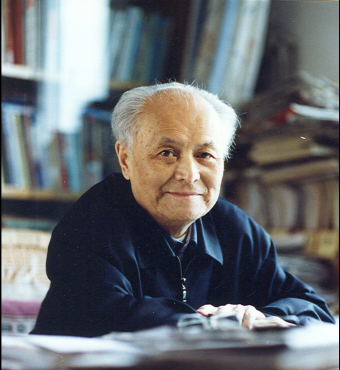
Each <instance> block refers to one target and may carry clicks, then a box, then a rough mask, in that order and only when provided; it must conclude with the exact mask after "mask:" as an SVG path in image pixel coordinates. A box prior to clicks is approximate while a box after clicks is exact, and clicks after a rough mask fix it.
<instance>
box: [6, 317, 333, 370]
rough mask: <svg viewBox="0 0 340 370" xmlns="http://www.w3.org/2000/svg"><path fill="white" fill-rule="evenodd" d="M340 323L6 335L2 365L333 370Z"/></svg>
mask: <svg viewBox="0 0 340 370" xmlns="http://www.w3.org/2000/svg"><path fill="white" fill-rule="evenodd" d="M338 329H339V327H338V326H335V325H331V324H320V325H315V326H310V327H296V328H291V329H277V330H265V331H248V330H247V329H244V328H243V327H241V326H239V324H238V323H237V322H235V321H233V320H228V319H225V320H215V321H214V320H212V321H211V320H204V319H203V320H202V316H200V315H185V316H183V317H182V319H181V321H180V322H179V327H178V328H176V327H170V326H161V327H157V328H154V329H149V330H143V331H138V332H134V333H116V332H115V333H111V334H108V335H105V336H103V337H97V338H80V337H63V336H45V335H29V336H28V335H27V336H20V337H18V336H17V337H14V336H8V337H3V341H2V369H7V370H21V369H25V370H30V369H36V370H38V369H44V370H50V369H54V370H56V369H58V370H61V369H75V368H77V369H103V368H106V369H107V368H111V369H118V368H119V369H141V370H142V369H143V370H148V369H150V370H156V369H157V370H159V369H162V370H165V369H166V370H168V369H176V370H184V369H185V370H187V369H195V370H203V369H204V370H206V369H209V370H220V369H223V370H236V369H237V370H248V369H249V370H250V369H251V370H326V369H327V370H328V369H332V370H333V369H336V368H338V366H339V357H338V346H339V336H338V334H339V331H338Z"/></svg>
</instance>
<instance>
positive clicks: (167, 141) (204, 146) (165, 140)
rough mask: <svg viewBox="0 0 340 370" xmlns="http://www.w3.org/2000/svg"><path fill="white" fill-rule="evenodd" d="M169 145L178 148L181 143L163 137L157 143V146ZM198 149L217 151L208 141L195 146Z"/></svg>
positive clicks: (212, 143)
mask: <svg viewBox="0 0 340 370" xmlns="http://www.w3.org/2000/svg"><path fill="white" fill-rule="evenodd" d="M169 144H173V145H179V146H181V145H182V143H180V142H179V141H177V140H174V139H170V138H168V137H165V136H163V137H162V138H161V140H160V141H159V143H158V145H159V146H163V145H169ZM199 148H207V149H214V150H216V149H217V148H216V145H215V144H214V142H213V141H208V142H206V143H203V144H198V145H196V149H199Z"/></svg>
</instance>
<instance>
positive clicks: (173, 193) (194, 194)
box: [167, 191, 202, 198]
mask: <svg viewBox="0 0 340 370" xmlns="http://www.w3.org/2000/svg"><path fill="white" fill-rule="evenodd" d="M167 193H168V194H170V195H171V196H173V197H178V198H191V197H197V196H201V195H202V193H199V192H193V191H168V192H167Z"/></svg>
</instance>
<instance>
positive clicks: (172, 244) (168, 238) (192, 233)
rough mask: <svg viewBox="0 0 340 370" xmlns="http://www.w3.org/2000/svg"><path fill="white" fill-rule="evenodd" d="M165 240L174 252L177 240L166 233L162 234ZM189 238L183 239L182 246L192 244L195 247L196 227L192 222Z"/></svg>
mask: <svg viewBox="0 0 340 370" xmlns="http://www.w3.org/2000/svg"><path fill="white" fill-rule="evenodd" d="M163 235H164V238H165V240H166V241H167V242H168V244H169V246H170V247H171V249H172V250H174V248H175V245H176V243H177V242H178V240H177V239H175V238H173V237H172V236H171V235H170V234H168V233H167V232H166V231H164V232H163ZM189 237H190V238H189V239H188V237H186V238H185V240H184V242H183V244H189V243H191V244H193V245H195V246H196V245H197V227H196V222H193V223H192V224H191V230H190V236H189Z"/></svg>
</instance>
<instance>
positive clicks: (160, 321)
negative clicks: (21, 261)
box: [32, 240, 196, 337]
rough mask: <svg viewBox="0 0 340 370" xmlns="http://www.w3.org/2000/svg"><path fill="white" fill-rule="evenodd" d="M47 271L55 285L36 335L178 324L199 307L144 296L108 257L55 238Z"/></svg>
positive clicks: (96, 332)
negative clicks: (184, 314) (88, 251)
mask: <svg viewBox="0 0 340 370" xmlns="http://www.w3.org/2000/svg"><path fill="white" fill-rule="evenodd" d="M52 244H53V245H52ZM58 251H59V252H58ZM66 251H67V252H66ZM62 255H63V257H61V256H62ZM49 261H50V262H51V263H49ZM47 273H48V276H49V278H50V280H51V287H50V290H49V292H48V294H47V296H46V298H45V300H44V302H43V304H42V307H41V310H40V313H39V317H38V320H37V323H36V327H35V329H34V330H33V332H32V333H33V334H54V335H79V336H90V337H91V336H99V335H103V334H106V333H109V332H112V331H135V330H141V329H147V328H151V327H155V326H158V325H167V324H169V325H173V324H175V323H176V322H177V320H178V318H179V316H180V315H181V314H183V313H194V312H196V311H195V310H194V309H193V308H192V307H190V306H189V305H187V304H185V303H183V302H181V301H179V300H176V299H169V298H151V297H148V296H143V294H142V291H141V287H140V288H138V282H137V283H136V284H135V285H134V288H135V291H134V288H133V287H132V286H133V284H131V282H130V281H129V280H128V279H127V277H126V276H125V275H124V274H123V272H122V271H119V269H118V268H117V267H115V266H114V265H113V264H111V263H109V262H108V261H107V259H106V258H103V257H102V256H98V255H96V254H91V253H86V252H84V251H83V250H81V249H80V248H68V247H66V248H65V245H60V244H59V243H58V242H57V241H56V240H53V241H52V242H51V244H50V249H49V258H48V263H47ZM136 276H137V275H136ZM136 287H137V288H136ZM136 290H137V291H136Z"/></svg>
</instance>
